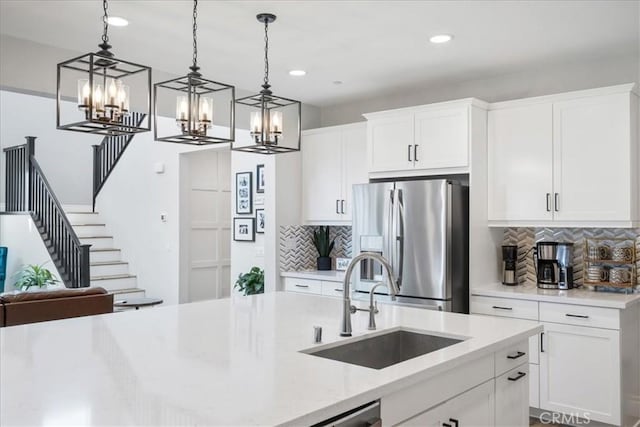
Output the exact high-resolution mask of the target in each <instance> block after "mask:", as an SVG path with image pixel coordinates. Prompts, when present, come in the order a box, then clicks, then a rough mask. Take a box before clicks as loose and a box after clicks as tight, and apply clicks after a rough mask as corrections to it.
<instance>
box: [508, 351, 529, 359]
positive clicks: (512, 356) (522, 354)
mask: <svg viewBox="0 0 640 427" xmlns="http://www.w3.org/2000/svg"><path fill="white" fill-rule="evenodd" d="M525 354H527V353H525V352H523V351H518V352H516V354H510V355H508V356H507V359H519V358H521V357H522V356H524V355H525Z"/></svg>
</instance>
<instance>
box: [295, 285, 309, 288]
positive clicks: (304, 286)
mask: <svg viewBox="0 0 640 427" xmlns="http://www.w3.org/2000/svg"><path fill="white" fill-rule="evenodd" d="M308 287H309V285H296V288H308Z"/></svg>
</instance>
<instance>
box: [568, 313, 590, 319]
mask: <svg viewBox="0 0 640 427" xmlns="http://www.w3.org/2000/svg"><path fill="white" fill-rule="evenodd" d="M565 316H567V317H577V318H579V319H588V318H589V316H585V315H584V314H571V313H567V314H565Z"/></svg>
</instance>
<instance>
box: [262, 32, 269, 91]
mask: <svg viewBox="0 0 640 427" xmlns="http://www.w3.org/2000/svg"><path fill="white" fill-rule="evenodd" d="M263 87H265V89H266V88H268V87H269V21H268V20H265V21H264V86H263Z"/></svg>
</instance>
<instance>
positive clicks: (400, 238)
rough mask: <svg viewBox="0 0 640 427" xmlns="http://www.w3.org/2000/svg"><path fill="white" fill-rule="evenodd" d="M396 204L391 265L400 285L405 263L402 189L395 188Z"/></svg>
mask: <svg viewBox="0 0 640 427" xmlns="http://www.w3.org/2000/svg"><path fill="white" fill-rule="evenodd" d="M394 199H395V206H394V208H395V209H394V212H393V237H392V239H393V257H392V259H391V266H392V267H393V273H394V275H395V276H396V280H397V281H398V287H400V286H401V284H402V265H403V263H404V200H403V197H402V190H401V189H396V190H395V197H394Z"/></svg>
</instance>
